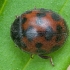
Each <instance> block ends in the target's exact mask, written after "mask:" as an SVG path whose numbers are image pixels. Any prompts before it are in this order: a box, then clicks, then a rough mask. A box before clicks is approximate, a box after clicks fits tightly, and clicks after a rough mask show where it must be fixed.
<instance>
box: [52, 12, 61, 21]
mask: <svg viewBox="0 0 70 70" xmlns="http://www.w3.org/2000/svg"><path fill="white" fill-rule="evenodd" d="M51 16H52V18H53V20H55V21H59V20H60V16H59V15H58V14H56V13H52V14H51Z"/></svg>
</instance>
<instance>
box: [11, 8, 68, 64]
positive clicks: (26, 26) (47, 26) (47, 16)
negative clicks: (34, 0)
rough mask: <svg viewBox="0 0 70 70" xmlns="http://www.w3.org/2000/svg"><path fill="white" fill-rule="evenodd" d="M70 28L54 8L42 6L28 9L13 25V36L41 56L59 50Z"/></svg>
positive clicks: (22, 45)
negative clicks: (49, 8)
mask: <svg viewBox="0 0 70 70" xmlns="http://www.w3.org/2000/svg"><path fill="white" fill-rule="evenodd" d="M67 34H68V29H67V25H66V22H65V20H64V19H63V18H62V17H61V16H60V15H58V14H57V13H55V12H53V11H52V10H48V9H44V8H40V9H33V10H30V11H26V12H25V13H23V14H21V15H20V16H18V17H17V18H16V19H15V20H14V22H13V24H12V25H11V37H12V39H13V41H14V42H15V43H16V45H17V46H18V47H19V48H21V49H23V50H24V51H26V52H29V53H31V54H37V55H39V56H40V57H41V58H44V59H47V58H49V59H50V61H51V63H52V65H54V64H53V62H52V58H51V57H50V56H46V54H49V53H51V52H54V51H56V50H58V49H59V48H60V47H61V46H62V44H63V43H64V42H65V40H66V38H67Z"/></svg>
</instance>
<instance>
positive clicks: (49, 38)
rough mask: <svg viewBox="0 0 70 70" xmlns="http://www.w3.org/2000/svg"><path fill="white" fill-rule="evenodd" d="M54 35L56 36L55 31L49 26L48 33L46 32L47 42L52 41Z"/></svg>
mask: <svg viewBox="0 0 70 70" xmlns="http://www.w3.org/2000/svg"><path fill="white" fill-rule="evenodd" d="M53 34H54V31H53V29H52V28H51V27H50V26H48V27H47V28H46V32H45V39H46V40H47V41H50V40H51V39H52V37H53Z"/></svg>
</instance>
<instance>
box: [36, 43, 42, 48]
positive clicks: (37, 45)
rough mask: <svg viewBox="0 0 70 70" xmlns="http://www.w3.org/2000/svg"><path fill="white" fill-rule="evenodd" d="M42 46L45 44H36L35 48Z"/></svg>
mask: <svg viewBox="0 0 70 70" xmlns="http://www.w3.org/2000/svg"><path fill="white" fill-rule="evenodd" d="M42 45H43V44H41V43H36V45H35V46H36V47H37V48H41V47H42Z"/></svg>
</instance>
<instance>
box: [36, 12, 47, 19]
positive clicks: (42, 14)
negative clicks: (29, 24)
mask: <svg viewBox="0 0 70 70" xmlns="http://www.w3.org/2000/svg"><path fill="white" fill-rule="evenodd" d="M36 16H37V17H40V18H41V17H45V16H46V13H43V12H41V13H37V14H36Z"/></svg>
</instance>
